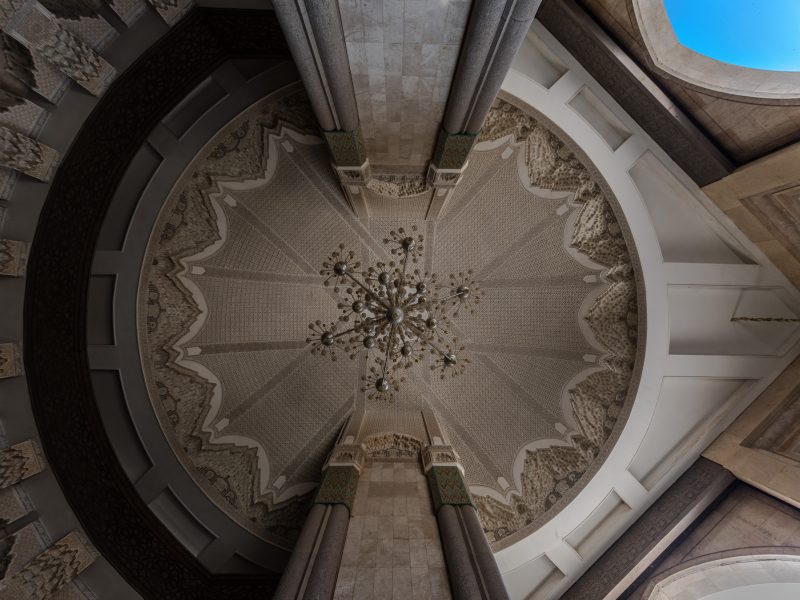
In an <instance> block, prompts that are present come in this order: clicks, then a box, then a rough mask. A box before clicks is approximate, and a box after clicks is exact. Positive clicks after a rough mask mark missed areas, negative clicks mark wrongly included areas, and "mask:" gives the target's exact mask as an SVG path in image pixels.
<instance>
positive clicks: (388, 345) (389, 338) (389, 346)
mask: <svg viewBox="0 0 800 600" xmlns="http://www.w3.org/2000/svg"><path fill="white" fill-rule="evenodd" d="M392 337H394V325H392V326H391V327H390V328H389V335H388V336H387V337H386V355H385V356H384V357H383V376H384V377H386V367H387V366H388V364H389V353H390V352H391V351H392Z"/></svg>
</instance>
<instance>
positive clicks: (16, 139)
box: [0, 126, 59, 181]
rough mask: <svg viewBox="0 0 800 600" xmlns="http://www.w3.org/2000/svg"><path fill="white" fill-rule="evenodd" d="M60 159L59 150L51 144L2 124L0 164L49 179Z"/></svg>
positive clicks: (0, 131)
mask: <svg viewBox="0 0 800 600" xmlns="http://www.w3.org/2000/svg"><path fill="white" fill-rule="evenodd" d="M58 161H59V154H58V152H56V151H55V150H54V149H53V148H51V147H50V146H45V145H44V144H40V143H39V142H37V141H36V140H34V139H32V138H29V137H28V136H26V135H22V134H21V133H18V132H16V131H13V130H11V129H9V128H8V127H2V126H0V166H3V167H7V168H9V169H14V170H16V171H19V172H20V173H24V174H25V175H29V176H31V177H33V178H34V179H39V180H40V181H49V180H50V177H51V176H52V174H53V172H54V171H55V169H56V166H57V165H58Z"/></svg>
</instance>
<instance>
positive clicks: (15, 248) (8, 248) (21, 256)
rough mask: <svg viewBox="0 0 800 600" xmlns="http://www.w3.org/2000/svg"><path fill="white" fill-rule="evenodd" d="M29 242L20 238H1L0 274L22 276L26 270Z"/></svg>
mask: <svg viewBox="0 0 800 600" xmlns="http://www.w3.org/2000/svg"><path fill="white" fill-rule="evenodd" d="M27 258H28V244H26V243H25V242H21V241H18V240H0V275H6V276H9V277H20V276H21V275H22V274H23V273H24V272H25V262H26V260H27Z"/></svg>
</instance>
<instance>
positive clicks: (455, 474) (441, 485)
mask: <svg viewBox="0 0 800 600" xmlns="http://www.w3.org/2000/svg"><path fill="white" fill-rule="evenodd" d="M426 477H427V478H428V486H429V487H430V490H431V499H432V500H433V508H434V511H435V512H439V509H440V508H441V507H442V506H445V505H450V506H461V505H469V506H473V507H474V506H475V505H474V504H473V503H472V494H470V493H469V488H468V487H467V483H466V482H465V481H464V476H463V475H462V474H461V470H460V469H459V468H458V466H455V465H442V466H436V465H434V466H432V467H431V468H430V469H429V470H428V472H427V473H426Z"/></svg>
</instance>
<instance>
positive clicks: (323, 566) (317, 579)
mask: <svg viewBox="0 0 800 600" xmlns="http://www.w3.org/2000/svg"><path fill="white" fill-rule="evenodd" d="M326 510H327V511H328V514H327V521H328V522H327V525H326V527H325V533H324V535H323V536H322V540H321V542H320V544H319V548H318V549H317V555H316V560H315V561H314V567H313V568H312V569H311V574H310V577H309V578H308V583H307V585H306V589H305V594H304V595H303V598H308V599H309V600H322V599H323V598H333V594H334V592H335V591H336V577H337V576H338V574H339V564H340V563H341V562H342V552H343V551H344V543H345V540H346V538H347V526H348V524H349V522H350V509H348V508H347V507H346V506H345V505H344V504H333V505H329V506H327V507H326Z"/></svg>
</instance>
